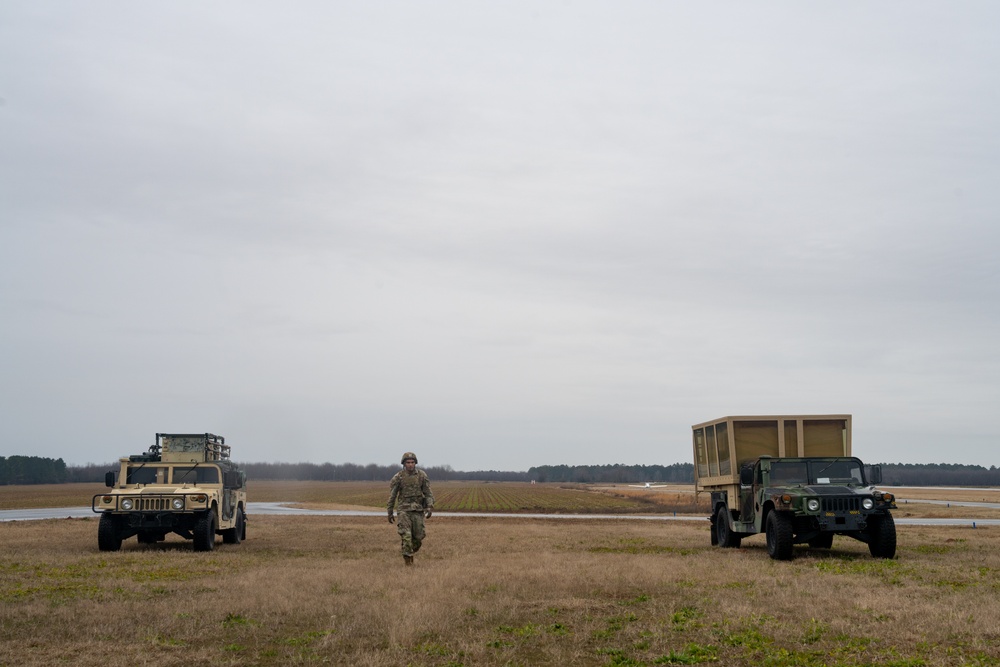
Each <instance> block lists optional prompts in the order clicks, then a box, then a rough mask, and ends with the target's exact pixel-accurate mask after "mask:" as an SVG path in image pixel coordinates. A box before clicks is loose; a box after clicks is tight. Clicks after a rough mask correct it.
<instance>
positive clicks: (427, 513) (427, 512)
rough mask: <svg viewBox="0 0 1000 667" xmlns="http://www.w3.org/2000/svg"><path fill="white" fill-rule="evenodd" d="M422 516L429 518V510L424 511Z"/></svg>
mask: <svg viewBox="0 0 1000 667" xmlns="http://www.w3.org/2000/svg"><path fill="white" fill-rule="evenodd" d="M424 518H425V519H429V518H431V511H430V510H426V511H425V512H424Z"/></svg>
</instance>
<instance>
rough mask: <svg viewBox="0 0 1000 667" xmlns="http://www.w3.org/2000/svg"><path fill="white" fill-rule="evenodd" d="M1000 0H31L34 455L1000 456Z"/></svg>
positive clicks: (3, 342) (1, 114) (28, 260)
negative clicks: (804, 421) (718, 425)
mask: <svg viewBox="0 0 1000 667" xmlns="http://www.w3.org/2000/svg"><path fill="white" fill-rule="evenodd" d="M998 20H1000V5H998V4H997V3H995V2H963V3H960V4H954V3H945V2H930V3H926V2H893V1H889V2H878V3H870V2H837V3H802V2H754V3H745V2H739V3H692V2H660V1H657V2H628V1H626V2H617V1H616V2H578V1H574V2H554V1H553V2H509V1H504V2H489V3H486V2H475V1H472V2H470V1H466V0H462V1H456V2H449V1H441V2H437V1H435V2H412V1H407V2H350V3H349V2H336V3H330V2H297V3H292V4H289V3H277V2H270V3H261V2H244V1H240V2H212V3H203V2H171V3H134V2H95V3H79V2H48V1H44V0H42V1H39V0H33V1H32V2H19V1H16V0H0V313H2V321H0V455H7V456H10V455H13V454H36V455H40V456H50V457H61V458H63V459H64V460H65V461H66V462H67V463H69V464H83V463H87V462H95V463H104V462H109V461H112V460H115V459H117V458H118V457H119V456H122V455H126V454H130V453H138V452H139V451H142V450H145V449H146V448H147V447H148V446H149V445H150V444H152V442H153V437H154V433H156V432H158V431H160V432H206V431H210V432H214V433H218V434H220V435H224V436H225V437H226V439H227V442H228V443H229V444H231V445H232V446H233V456H234V458H236V459H238V460H241V461H245V462H251V461H286V462H298V461H312V462H317V463H322V462H327V461H329V462H333V463H344V462H354V463H370V462H374V463H379V464H391V463H396V462H398V460H399V457H400V454H401V453H402V452H403V451H406V450H413V451H415V452H417V454H418V456H419V458H420V463H421V465H451V466H452V467H454V468H456V469H459V470H479V469H504V470H526V469H527V468H529V467H530V466H533V465H544V464H561V463H568V464H600V463H629V464H633V463H639V464H670V463H675V462H680V461H683V462H686V461H690V460H691V425H692V424H694V423H697V422H702V421H706V420H709V419H713V418H715V417H720V416H724V415H741V414H779V413H851V414H853V415H854V445H855V446H854V450H855V453H856V454H857V455H859V456H861V457H862V458H864V459H866V460H868V461H870V462H907V463H922V462H947V463H974V464H982V465H986V466H990V465H1000V436H998V429H997V425H996V414H997V411H998V406H1000V351H998V346H1000V343H998V341H1000V276H998V246H1000V220H998V213H1000V122H998V119H1000V74H998V73H1000V40H997V39H996V26H997V25H998Z"/></svg>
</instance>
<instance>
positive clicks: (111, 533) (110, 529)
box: [97, 514, 122, 551]
mask: <svg viewBox="0 0 1000 667" xmlns="http://www.w3.org/2000/svg"><path fill="white" fill-rule="evenodd" d="M97 548H98V549H100V550H101V551H118V550H120V549H121V548H122V537H121V533H119V532H118V521H117V520H116V519H115V517H113V516H112V515H110V514H102V515H101V523H100V525H98V527H97Z"/></svg>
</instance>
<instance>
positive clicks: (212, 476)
mask: <svg viewBox="0 0 1000 667" xmlns="http://www.w3.org/2000/svg"><path fill="white" fill-rule="evenodd" d="M218 483H219V469H218V468H216V467H215V466H177V467H175V468H174V484H218Z"/></svg>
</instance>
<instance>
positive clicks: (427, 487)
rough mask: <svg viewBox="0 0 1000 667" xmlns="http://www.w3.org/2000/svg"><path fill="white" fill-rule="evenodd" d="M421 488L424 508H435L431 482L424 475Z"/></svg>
mask: <svg viewBox="0 0 1000 667" xmlns="http://www.w3.org/2000/svg"><path fill="white" fill-rule="evenodd" d="M420 486H421V487H422V488H421V489H420V490H421V491H422V492H423V494H424V507H426V508H427V509H431V508H432V507H434V494H433V493H431V480H430V479H428V478H427V475H424V479H423V481H422V483H421V485H420Z"/></svg>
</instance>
